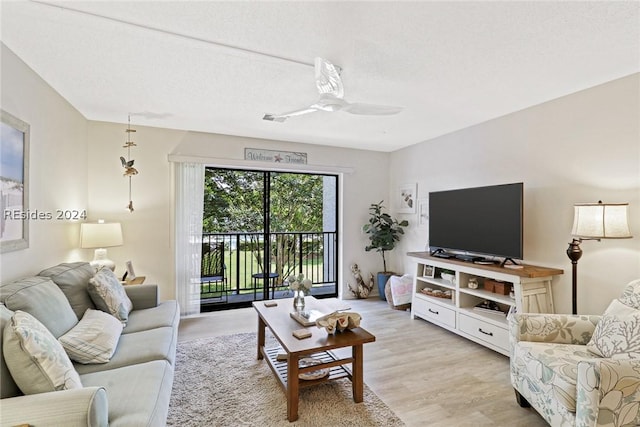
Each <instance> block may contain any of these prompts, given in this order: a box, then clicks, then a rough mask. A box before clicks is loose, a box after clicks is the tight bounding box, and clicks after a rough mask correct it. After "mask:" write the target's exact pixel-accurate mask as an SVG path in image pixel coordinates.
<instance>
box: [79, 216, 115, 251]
mask: <svg viewBox="0 0 640 427" xmlns="http://www.w3.org/2000/svg"><path fill="white" fill-rule="evenodd" d="M122 243H123V241H122V227H121V226H120V223H119V222H98V223H83V224H80V247H81V248H109V247H112V246H121V245H122Z"/></svg>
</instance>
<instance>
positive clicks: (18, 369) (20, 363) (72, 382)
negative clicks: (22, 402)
mask: <svg viewBox="0 0 640 427" xmlns="http://www.w3.org/2000/svg"><path fill="white" fill-rule="evenodd" d="M2 350H3V353H4V359H5V362H6V363H7V367H8V368H9V371H10V372H11V376H12V377H13V379H14V381H15V382H16V384H17V385H18V387H19V388H20V390H22V392H23V393H24V394H36V393H45V392H49V391H56V390H69V389H75V388H82V382H80V376H79V375H78V373H77V372H76V370H75V369H74V368H73V364H72V363H71V360H69V356H67V353H65V351H64V349H63V348H62V345H61V344H60V343H59V342H58V340H56V339H55V337H54V336H53V335H52V334H51V332H49V330H48V329H47V328H45V327H44V325H43V324H42V323H40V321H38V319H36V318H35V317H33V316H32V315H30V314H29V313H27V312H24V311H20V310H19V311H16V312H15V313H14V315H13V316H12V317H11V321H10V322H9V324H8V325H7V326H6V327H5V328H4V336H3V346H2Z"/></svg>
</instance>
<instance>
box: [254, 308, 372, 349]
mask: <svg viewBox="0 0 640 427" xmlns="http://www.w3.org/2000/svg"><path fill="white" fill-rule="evenodd" d="M276 302H277V303H278V305H277V306H275V307H265V305H264V301H255V302H253V307H254V308H255V309H256V311H257V312H258V315H259V316H260V318H262V320H263V321H264V323H265V324H266V325H267V327H268V328H269V329H270V330H271V332H272V333H273V335H274V336H275V337H276V339H277V340H278V341H279V342H280V344H281V345H282V347H283V349H284V350H285V351H286V352H287V353H293V354H300V355H303V354H311V353H316V352H318V351H325V350H331V349H335V348H342V347H349V346H353V345H358V344H364V343H368V342H373V341H375V340H376V337H375V336H373V335H372V334H370V333H369V332H367V331H366V330H364V329H362V328H355V329H351V330H347V331H344V332H341V333H336V334H328V333H327V331H326V330H325V329H324V328H318V327H317V326H315V325H313V326H307V327H306V328H305V327H304V326H302V325H301V324H300V323H298V322H297V321H295V320H294V319H292V318H291V316H290V315H289V314H290V313H291V312H292V311H293V298H287V299H279V300H277V301H276ZM305 303H306V307H305V309H307V310H319V311H321V312H322V313H327V314H329V313H331V312H333V311H336V310H338V309H341V308H346V307H348V302H345V301H337V300H317V299H315V298H314V297H312V296H308V297H306V298H305ZM297 329H307V330H309V331H310V332H311V334H312V335H311V337H309V338H304V339H301V340H299V339H297V338H296V337H294V336H293V335H292V332H293V331H295V330H297Z"/></svg>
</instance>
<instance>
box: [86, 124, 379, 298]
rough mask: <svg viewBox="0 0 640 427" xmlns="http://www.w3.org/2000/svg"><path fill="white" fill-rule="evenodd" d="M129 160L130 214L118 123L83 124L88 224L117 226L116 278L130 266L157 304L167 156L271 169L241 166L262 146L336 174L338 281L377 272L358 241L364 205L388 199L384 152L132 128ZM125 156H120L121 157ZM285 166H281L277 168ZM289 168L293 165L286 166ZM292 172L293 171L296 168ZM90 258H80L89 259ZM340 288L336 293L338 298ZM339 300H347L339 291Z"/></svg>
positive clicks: (168, 227) (165, 237)
mask: <svg viewBox="0 0 640 427" xmlns="http://www.w3.org/2000/svg"><path fill="white" fill-rule="evenodd" d="M132 128H134V129H136V130H137V132H136V134H135V140H136V142H137V144H138V146H137V147H136V148H134V149H132V158H133V159H135V162H136V163H135V166H136V168H137V169H138V170H139V172H140V173H139V174H138V175H136V176H135V177H133V181H132V191H133V201H134V207H135V209H136V210H135V212H134V213H132V214H129V213H128V212H126V211H125V209H124V208H125V206H126V204H127V202H128V180H127V179H126V178H124V177H123V176H122V166H121V165H120V160H119V156H121V155H123V154H124V153H125V149H124V148H122V142H123V141H124V129H126V124H116V123H104V122H90V123H89V152H88V159H89V160H88V165H89V188H90V192H89V206H90V207H91V209H90V215H91V219H93V220H96V219H99V218H104V219H106V220H110V221H120V222H121V223H122V227H123V234H124V239H125V245H124V246H122V247H118V248H111V249H109V257H110V258H111V259H113V260H114V261H115V262H116V265H117V270H118V273H119V274H121V273H122V271H123V269H124V263H125V261H127V260H132V261H133V263H134V267H135V269H136V274H140V275H145V276H147V282H146V283H158V284H159V285H160V287H161V296H162V297H163V298H174V295H175V293H174V290H175V288H174V286H173V283H174V280H175V279H174V277H175V272H174V269H173V239H172V218H173V208H172V206H173V181H172V179H173V178H172V173H171V171H172V167H171V164H170V162H169V161H168V155H169V154H173V155H180V156H184V157H191V158H194V159H196V160H199V161H202V162H204V163H207V164H211V165H216V166H232V167H246V168H264V169H268V168H273V167H274V164H273V163H263V162H249V161H245V160H244V148H247V147H248V148H264V149H273V150H285V151H296V152H305V153H307V154H308V163H309V165H307V166H306V167H304V168H303V169H306V170H310V171H319V170H322V171H325V172H326V171H330V170H345V169H349V172H347V173H341V175H342V179H341V184H342V188H341V194H342V200H341V202H340V212H341V217H340V223H341V224H342V230H343V235H342V247H341V249H340V250H341V253H342V254H343V260H344V263H343V264H342V266H341V267H342V269H341V270H342V271H341V273H342V274H343V277H344V280H341V281H340V284H341V285H342V286H343V287H344V286H345V284H346V282H347V281H349V282H351V283H353V279H352V278H351V276H350V273H349V266H350V265H351V264H352V263H354V262H356V263H358V264H359V265H360V267H361V269H362V271H363V273H366V272H369V271H371V272H376V271H378V270H380V269H381V266H380V261H379V259H378V258H379V255H377V254H375V253H366V252H365V251H364V247H365V245H366V236H365V235H363V234H362V233H361V231H360V229H361V226H362V224H364V223H365V222H366V221H367V216H368V207H369V204H370V203H372V202H377V201H379V200H382V199H385V198H386V196H387V194H388V193H389V184H388V183H389V172H388V169H387V163H388V157H389V155H388V154H387V153H378V152H371V151H360V150H349V149H341V148H335V147H325V146H318V145H310V144H296V143H290V142H283V141H270V140H260V139H252V138H243V137H236V136H227V135H215V134H205V133H197V132H180V131H174V130H167V129H159V128H150V127H142V126H136V125H135V120H132ZM125 157H126V156H125ZM285 168H286V166H285ZM292 168H293V167H292ZM296 170H299V169H297V168H296ZM89 255H90V254H87V257H89ZM342 290H343V289H341V292H342ZM344 294H345V295H344V296H345V297H346V298H348V297H350V295H349V293H348V292H344Z"/></svg>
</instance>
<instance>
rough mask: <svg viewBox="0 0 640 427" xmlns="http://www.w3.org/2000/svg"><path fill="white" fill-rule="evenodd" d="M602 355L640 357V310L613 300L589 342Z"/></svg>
mask: <svg viewBox="0 0 640 427" xmlns="http://www.w3.org/2000/svg"><path fill="white" fill-rule="evenodd" d="M587 350H589V351H590V352H592V353H594V354H596V355H598V356H600V357H614V358H617V357H621V358H629V357H635V358H640V310H636V309H634V308H632V307H630V306H628V305H626V304H623V303H622V302H620V301H618V300H613V301H612V302H611V304H609V307H607V309H606V310H605V312H604V314H603V316H602V319H600V321H599V322H598V324H597V325H596V329H595V331H594V332H593V335H592V336H591V340H590V341H589V343H587Z"/></svg>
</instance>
